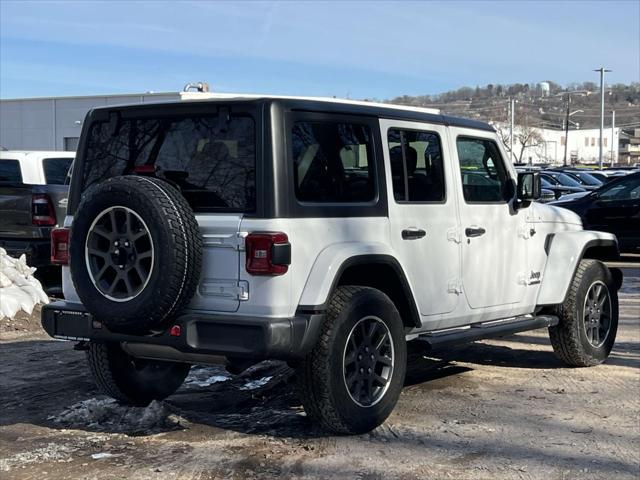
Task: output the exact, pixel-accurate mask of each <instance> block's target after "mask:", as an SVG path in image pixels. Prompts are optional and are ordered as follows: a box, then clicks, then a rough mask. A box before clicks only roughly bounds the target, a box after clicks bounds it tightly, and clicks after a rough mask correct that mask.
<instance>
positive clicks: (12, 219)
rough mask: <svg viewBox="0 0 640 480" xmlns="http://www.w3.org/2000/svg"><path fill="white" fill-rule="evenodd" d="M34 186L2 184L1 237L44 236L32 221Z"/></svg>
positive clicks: (0, 200) (0, 193)
mask: <svg viewBox="0 0 640 480" xmlns="http://www.w3.org/2000/svg"><path fill="white" fill-rule="evenodd" d="M33 188H34V187H33V186H32V185H26V184H10V185H8V184H4V185H3V184H0V238H19V239H29V238H43V232H42V230H43V229H41V228H39V227H37V226H35V225H33V223H32V221H31V195H32V193H33Z"/></svg>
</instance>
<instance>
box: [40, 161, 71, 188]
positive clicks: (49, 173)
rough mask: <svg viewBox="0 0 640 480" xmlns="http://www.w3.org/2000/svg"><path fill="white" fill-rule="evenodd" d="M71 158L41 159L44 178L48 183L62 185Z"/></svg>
mask: <svg viewBox="0 0 640 480" xmlns="http://www.w3.org/2000/svg"><path fill="white" fill-rule="evenodd" d="M71 162H73V158H45V159H44V160H42V168H43V169H44V179H45V182H46V183H47V184H48V185H64V184H65V180H66V179H67V173H69V167H70V166H71Z"/></svg>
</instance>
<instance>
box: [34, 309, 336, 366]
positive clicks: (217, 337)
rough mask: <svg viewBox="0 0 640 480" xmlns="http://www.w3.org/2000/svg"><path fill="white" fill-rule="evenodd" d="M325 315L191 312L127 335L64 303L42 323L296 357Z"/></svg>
mask: <svg viewBox="0 0 640 480" xmlns="http://www.w3.org/2000/svg"><path fill="white" fill-rule="evenodd" d="M323 318H324V315H323V314H318V313H309V314H300V315H296V316H295V317H291V318H264V317H240V316H233V315H210V314H200V313H198V314H195V313H189V314H185V315H181V316H179V317H178V318H176V319H175V321H173V322H172V323H171V325H169V327H168V328H167V329H166V330H165V331H162V332H160V333H157V334H149V335H125V334H120V333H114V332H111V331H109V330H108V329H107V328H106V327H105V325H104V324H103V323H102V322H100V321H99V320H97V319H95V318H94V317H93V316H92V315H91V314H90V313H88V312H87V311H86V310H85V309H84V308H83V306H82V305H81V304H78V303H70V302H64V301H61V302H54V303H50V304H48V305H45V306H44V307H43V308H42V317H41V321H42V326H43V328H44V329H45V330H46V332H47V333H48V334H49V335H50V336H51V337H53V338H59V339H63V340H75V341H98V342H100V341H105V342H106V341H109V342H123V343H128V344H147V345H158V346H163V347H171V349H172V350H173V351H178V352H182V353H184V354H187V355H189V354H196V355H212V356H226V357H229V358H250V359H279V360H294V359H299V358H302V357H303V356H304V355H305V354H306V353H308V352H309V351H310V350H311V349H312V348H313V345H314V344H315V341H316V339H317V337H318V334H319V332H320V325H321V323H322V320H323ZM174 325H178V326H180V330H181V333H180V335H179V336H171V335H170V334H169V328H170V327H172V326H174Z"/></svg>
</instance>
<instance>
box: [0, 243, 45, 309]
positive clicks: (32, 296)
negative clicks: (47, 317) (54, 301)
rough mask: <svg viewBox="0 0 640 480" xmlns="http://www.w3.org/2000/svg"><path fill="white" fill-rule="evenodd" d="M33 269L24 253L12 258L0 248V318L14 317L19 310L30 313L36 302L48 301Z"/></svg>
mask: <svg viewBox="0 0 640 480" xmlns="http://www.w3.org/2000/svg"><path fill="white" fill-rule="evenodd" d="M35 271H36V269H35V268H33V267H29V266H28V265H27V260H26V258H25V256H24V255H22V256H21V257H20V258H13V257H10V256H9V255H8V254H7V251H6V250H5V249H4V248H0V318H5V317H8V318H14V317H15V316H16V314H17V313H18V312H19V311H20V310H23V311H25V312H26V313H28V314H29V315H31V312H33V308H34V307H35V306H36V305H37V304H38V303H49V297H47V294H46V293H44V290H43V289H42V285H40V282H39V281H38V280H36V278H35V277H34V276H33V272H35Z"/></svg>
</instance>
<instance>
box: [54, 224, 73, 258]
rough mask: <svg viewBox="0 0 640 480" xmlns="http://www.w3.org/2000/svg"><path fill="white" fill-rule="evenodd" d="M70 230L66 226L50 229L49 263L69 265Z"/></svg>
mask: <svg viewBox="0 0 640 480" xmlns="http://www.w3.org/2000/svg"><path fill="white" fill-rule="evenodd" d="M70 232H71V230H69V229H68V228H54V229H53V230H51V263H53V264H54V265H69V236H70Z"/></svg>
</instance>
